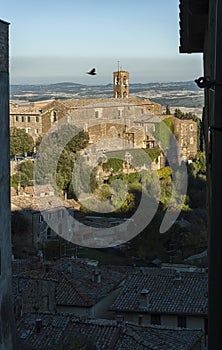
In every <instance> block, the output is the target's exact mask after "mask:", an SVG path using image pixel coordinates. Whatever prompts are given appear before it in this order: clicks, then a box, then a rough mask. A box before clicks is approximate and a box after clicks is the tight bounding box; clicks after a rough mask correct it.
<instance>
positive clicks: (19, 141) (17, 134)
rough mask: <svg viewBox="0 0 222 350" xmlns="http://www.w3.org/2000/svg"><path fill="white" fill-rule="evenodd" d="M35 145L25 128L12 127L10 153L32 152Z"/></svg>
mask: <svg viewBox="0 0 222 350" xmlns="http://www.w3.org/2000/svg"><path fill="white" fill-rule="evenodd" d="M33 147H34V140H33V138H32V137H31V136H30V135H29V134H27V133H26V132H25V130H23V129H19V128H15V127H12V128H10V154H11V155H12V156H15V155H17V154H25V153H27V152H31V151H32V150H33Z"/></svg>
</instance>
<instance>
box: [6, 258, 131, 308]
mask: <svg viewBox="0 0 222 350" xmlns="http://www.w3.org/2000/svg"><path fill="white" fill-rule="evenodd" d="M15 265H18V263H15V262H13V264H12V266H13V268H12V269H13V275H14V280H15V281H14V285H15V286H16V284H19V282H18V279H19V280H25V279H29V280H32V279H39V280H43V279H44V280H54V281H57V282H58V284H57V286H56V304H57V305H60V306H61V305H63V306H79V307H91V306H92V305H94V304H96V303H97V302H98V301H99V300H101V299H102V298H104V297H106V296H107V295H108V294H109V293H110V292H111V291H112V290H114V289H115V288H116V287H117V286H118V285H119V284H120V283H121V282H122V281H123V279H124V277H125V274H124V273H122V272H119V271H115V270H113V269H112V268H109V267H106V266H102V267H100V268H99V269H98V268H96V269H95V267H93V266H89V265H87V264H84V263H78V262H76V261H75V260H74V259H68V258H67V259H65V258H64V259H59V260H58V261H56V262H51V263H49V264H48V267H49V268H48V269H47V270H46V269H44V268H43V266H41V267H40V266H37V264H36V268H35V269H34V268H33V269H28V268H27V269H25V267H24V268H23V270H22V268H21V270H20V271H21V272H19V269H18V266H15ZM29 266H30V267H31V266H32V265H30V264H29ZM95 272H96V273H99V274H101V281H99V282H97V280H96V277H94V275H95ZM93 277H94V278H93ZM22 283H23V282H21V285H22ZM24 285H25V284H24Z"/></svg>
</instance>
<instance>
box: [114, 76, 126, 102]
mask: <svg viewBox="0 0 222 350" xmlns="http://www.w3.org/2000/svg"><path fill="white" fill-rule="evenodd" d="M113 89H114V97H115V98H128V97H129V72H127V71H125V70H118V71H117V72H113Z"/></svg>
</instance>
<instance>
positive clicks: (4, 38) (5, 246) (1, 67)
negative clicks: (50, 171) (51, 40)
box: [0, 20, 14, 350]
mask: <svg viewBox="0 0 222 350" xmlns="http://www.w3.org/2000/svg"><path fill="white" fill-rule="evenodd" d="M8 28H9V23H6V22H4V21H2V20H0V123H1V127H0V349H1V350H11V349H13V338H14V337H13V335H14V332H13V324H14V322H13V318H14V315H13V306H12V304H13V303H12V290H11V225H10V222H11V211H10V185H9V184H10V172H9V159H10V157H9V153H10V152H9V65H8V61H9V59H8V49H9V45H8Z"/></svg>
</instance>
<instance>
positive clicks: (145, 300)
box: [139, 288, 150, 308]
mask: <svg viewBox="0 0 222 350" xmlns="http://www.w3.org/2000/svg"><path fill="white" fill-rule="evenodd" d="M149 304H150V298H149V291H148V289H145V288H144V289H142V290H141V292H140V299H139V307H140V308H147V307H148V306H149Z"/></svg>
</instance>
